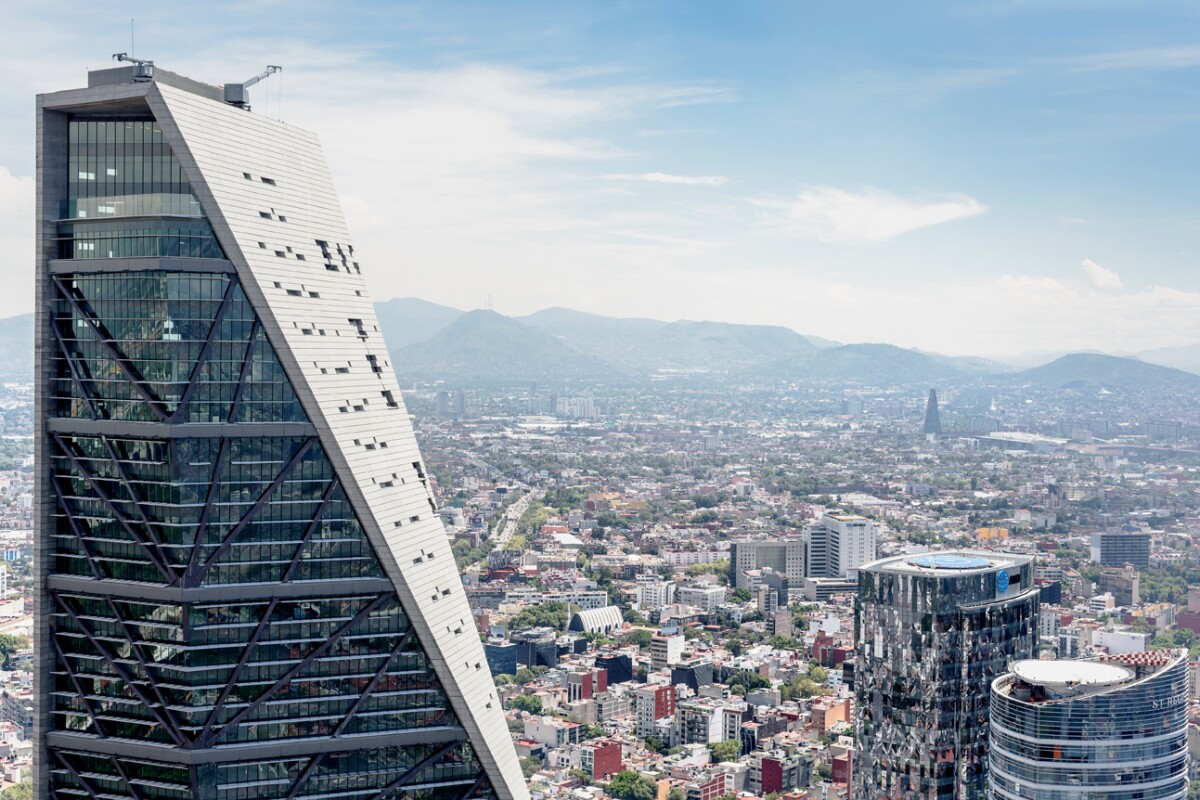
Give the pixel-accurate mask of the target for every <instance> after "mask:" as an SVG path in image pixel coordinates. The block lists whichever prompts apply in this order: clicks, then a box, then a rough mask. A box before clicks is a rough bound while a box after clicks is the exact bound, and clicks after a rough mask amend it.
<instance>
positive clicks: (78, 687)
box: [50, 636, 107, 739]
mask: <svg viewBox="0 0 1200 800" xmlns="http://www.w3.org/2000/svg"><path fill="white" fill-rule="evenodd" d="M50 641H51V642H52V643H53V644H54V652H55V653H57V654H58V662H59V663H60V664H62V667H63V670H64V671H66V673H67V678H69V679H70V681H71V685H72V686H74V687H75V692H76V693H77V694H78V695H79V701H80V702H81V703H83V707H84V708H85V709H87V712H88V716H89V717H91V718H92V727H94V728H95V729H96V733H97V735H99V736H100V738H101V739H104V738H106V737H107V734H106V733H105V732H104V728H103V726H101V725H100V720H99V719H98V718H97V717H96V709H94V708H92V701H91V700H89V699H88V696H87V693H86V692H85V691H84V690H83V684H81V683H80V682H79V676H78V675H76V674H75V670H73V669H71V662H70V661H68V660H67V654H66V653H65V652H63V649H62V645H61V644H59V643H58V638H57V637H54V636H51V637H50Z"/></svg>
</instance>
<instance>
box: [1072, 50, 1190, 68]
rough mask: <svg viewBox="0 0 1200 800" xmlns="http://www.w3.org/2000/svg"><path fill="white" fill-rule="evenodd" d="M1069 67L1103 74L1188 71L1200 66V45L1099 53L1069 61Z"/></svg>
mask: <svg viewBox="0 0 1200 800" xmlns="http://www.w3.org/2000/svg"><path fill="white" fill-rule="evenodd" d="M1067 64H1068V65H1069V66H1070V67H1071V68H1072V69H1074V70H1075V71H1076V72H1099V71H1102V70H1112V69H1151V70H1171V69H1186V68H1187V67H1196V66H1200V45H1182V46H1179V47H1148V48H1144V49H1141V50H1116V51H1113V52H1110V53H1095V54H1092V55H1086V56H1078V57H1074V58H1068V59H1067Z"/></svg>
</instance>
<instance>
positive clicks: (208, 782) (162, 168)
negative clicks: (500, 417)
mask: <svg viewBox="0 0 1200 800" xmlns="http://www.w3.org/2000/svg"><path fill="white" fill-rule="evenodd" d="M139 69H140V68H118V69H114V70H104V71H101V72H98V73H92V74H90V75H89V88H87V89H78V90H71V91H66V92H59V93H54V94H47V95H42V96H40V97H39V98H38V152H37V158H38V201H37V214H38V221H37V223H38V274H37V291H38V309H37V311H38V320H37V329H36V330H37V364H38V378H37V392H38V398H37V404H38V415H37V422H36V434H37V448H38V452H37V464H38V474H37V481H38V492H37V503H38V505H37V568H38V574H39V587H40V590H39V596H38V598H37V642H36V644H37V653H38V656H37V657H38V675H39V678H38V680H39V692H38V695H39V697H41V698H42V700H41V703H40V705H39V708H38V713H37V715H36V722H35V740H36V741H35V745H36V748H37V758H36V760H35V763H36V766H35V787H36V797H37V798H39V800H40V799H41V798H49V797H55V798H58V799H59V800H65V799H66V798H80V799H81V800H84V799H86V798H95V797H97V796H100V795H105V796H109V797H114V798H121V797H127V798H129V799H130V800H154V799H155V798H159V797H163V798H166V797H171V798H179V797H197V798H199V797H203V798H212V800H226V799H228V800H234V798H279V800H302V799H303V798H305V797H317V796H320V797H322V798H326V797H329V798H333V797H346V798H351V797H353V798H363V800H390V798H399V797H408V796H411V797H413V798H421V799H422V800H425V799H426V798H428V800H469V798H473V797H494V798H497V800H525V798H527V797H528V790H527V788H526V786H525V781H524V779H523V776H522V774H521V770H520V768H519V764H518V763H517V758H516V753H515V750H514V748H513V745H512V742H511V739H510V737H509V733H508V729H507V725H506V724H505V720H504V717H503V714H502V711H501V706H500V703H499V700H498V698H497V696H496V691H495V686H494V684H493V682H492V679H491V673H490V671H489V670H488V667H487V663H486V661H485V659H484V654H483V648H482V645H481V644H480V642H479V638H478V636H477V634H476V633H475V630H474V624H473V620H472V617H471V613H470V609H469V606H468V604H467V599H466V595H465V592H464V591H463V588H462V583H461V580H460V577H459V574H458V571H457V568H456V566H455V563H454V558H453V556H452V554H451V551H450V546H449V541H448V539H447V537H446V534H445V531H444V529H443V527H442V524H441V521H440V518H439V516H438V514H437V509H436V507H435V504H434V499H433V496H432V493H431V492H430V489H429V486H428V480H427V477H426V470H425V468H424V466H423V462H422V460H421V456H420V453H419V452H418V449H417V445H416V441H415V438H414V435H413V431H412V426H411V423H410V421H409V418H408V415H407V412H406V411H405V408H404V405H403V402H402V400H401V396H400V390H399V386H398V384H397V381H396V378H395V375H394V371H393V369H392V367H391V365H390V363H389V357H388V354H387V350H386V348H385V346H384V342H383V339H382V337H381V335H380V333H379V327H378V323H377V320H376V318H375V313H374V309H373V307H372V304H371V301H370V298H369V296H368V292H367V289H366V284H365V282H364V280H363V278H362V276H361V272H360V268H359V264H358V262H357V260H356V259H357V257H356V255H355V253H354V248H353V246H352V245H351V243H350V237H349V234H348V231H347V228H346V224H345V221H344V219H343V216H342V212H341V209H340V206H339V203H338V200H337V196H336V194H335V192H334V189H333V185H332V180H331V178H330V175H329V171H328V168H327V166H326V165H325V161H324V157H323V155H322V153H321V149H320V146H319V144H318V142H317V140H316V138H315V137H314V136H312V135H311V134H308V133H306V132H304V131H301V130H298V129H296V128H293V127H291V126H288V125H285V124H283V123H280V122H277V121H275V120H271V119H267V118H264V117H262V116H260V115H256V114H253V113H249V112H247V111H245V110H242V109H238V108H235V107H233V106H231V105H228V104H226V103H224V102H222V97H221V94H220V90H218V89H217V88H215V87H211V86H206V85H204V84H199V83H196V82H194V81H190V80H188V79H186V78H182V77H180V76H176V75H172V74H171V73H168V72H165V71H162V70H158V71H157V73H156V74H154V75H153V76H152V77H151V78H150V79H146V78H148V77H150V76H146V75H141V74H139Z"/></svg>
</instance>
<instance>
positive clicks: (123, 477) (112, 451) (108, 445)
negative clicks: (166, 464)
mask: <svg viewBox="0 0 1200 800" xmlns="http://www.w3.org/2000/svg"><path fill="white" fill-rule="evenodd" d="M100 441H101V442H102V443H103V444H104V451H105V452H106V453H108V458H109V460H110V461H111V462H112V465H113V469H114V470H116V472H117V476H118V479H119V480H120V481H121V487H122V488H123V489H124V490H125V494H127V495H129V502H130V503H132V504H133V508H134V510H135V511H137V515H138V517H139V518H140V519H141V522H142V525H144V526H145V528H146V535H147V536H149V537H150V540H151V541H152V542H153V543H154V546H155V548H156V549H157V550H158V552H159V553H160V554H163V564H164V565H165V566H166V567H167V569H168V570H169V571H170V572H171V575H172V576H173V577H172V580H171V583H174V582H175V581H177V580H179V576H178V575H177V574H176V572H175V569H174V567H172V566H171V564H170V562H169V561H167V558H166V555H165V551H164V550H163V545H162V541H160V540H159V538H158V534H156V533H155V532H154V524H153V523H152V522H150V518H149V517H147V516H146V511H145V509H143V508H142V503H141V499H140V498H139V497H138V495H137V492H135V491H134V489H133V481H131V480H130V478H129V473H128V472H126V471H125V467H124V465H123V464H122V463H121V458H120V456H119V455H118V454H117V449H116V448H115V447H113V443H112V440H111V439H109V438H108V437H107V436H101V437H100Z"/></svg>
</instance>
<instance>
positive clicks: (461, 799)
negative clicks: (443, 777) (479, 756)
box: [458, 769, 487, 800]
mask: <svg viewBox="0 0 1200 800" xmlns="http://www.w3.org/2000/svg"><path fill="white" fill-rule="evenodd" d="M486 782H487V773H486V772H484V771H483V770H482V769H480V770H479V777H478V778H476V779H475V782H474V783H472V784H471V785H470V787H469V788H468V789H467V790H466V791H465V792H463V793H462V794H460V795H459V796H458V800H470V798H472V797H474V796H475V793H476V792H478V791H479V788H480V787H481V786H483V784H484V783H486Z"/></svg>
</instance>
